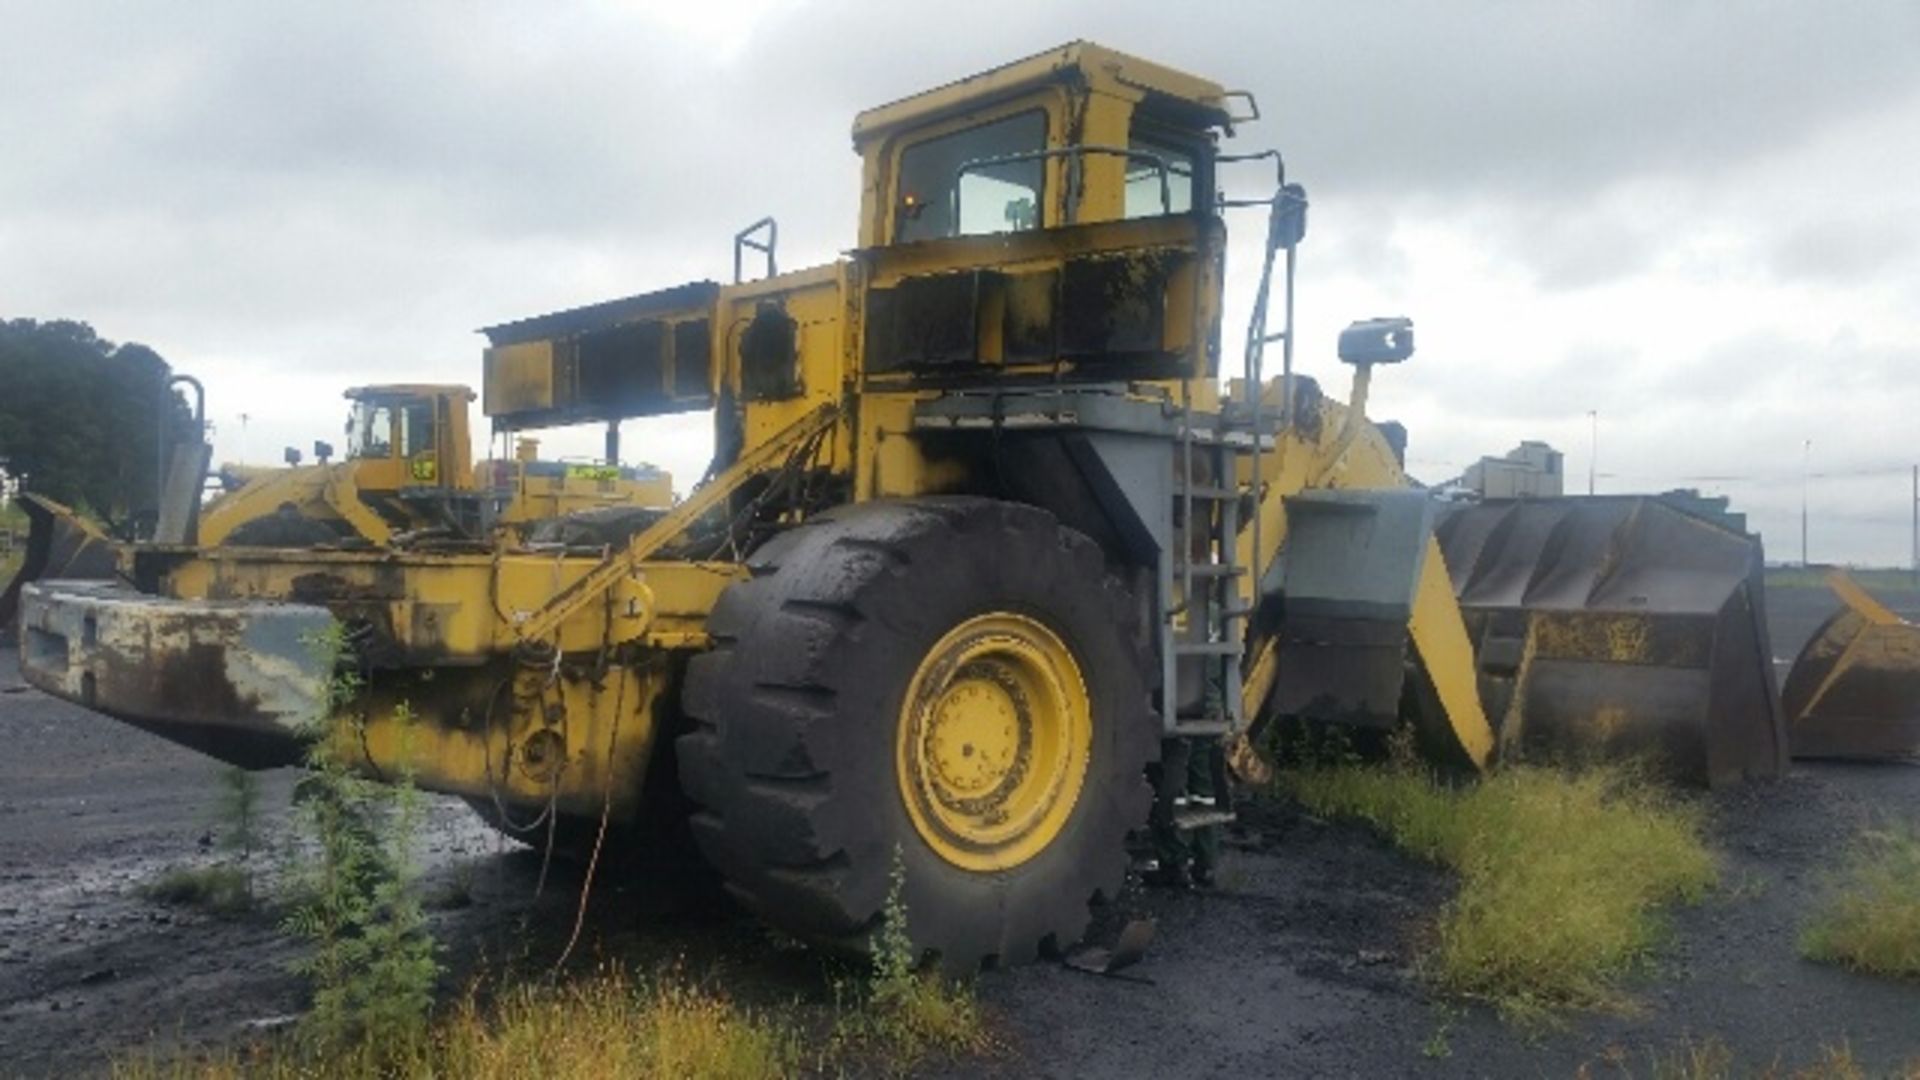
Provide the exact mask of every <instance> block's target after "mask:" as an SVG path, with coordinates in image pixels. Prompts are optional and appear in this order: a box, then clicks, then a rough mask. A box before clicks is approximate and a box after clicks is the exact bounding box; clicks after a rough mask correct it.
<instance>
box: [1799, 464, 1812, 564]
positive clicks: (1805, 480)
mask: <svg viewBox="0 0 1920 1080" xmlns="http://www.w3.org/2000/svg"><path fill="white" fill-rule="evenodd" d="M1812 477H1813V440H1812V439H1808V440H1806V441H1805V442H1804V443H1802V444H1801V446H1800V565H1801V566H1802V567H1805V566H1808V565H1810V564H1809V563H1808V562H1807V486H1808V485H1809V483H1810V482H1811V480H1812Z"/></svg>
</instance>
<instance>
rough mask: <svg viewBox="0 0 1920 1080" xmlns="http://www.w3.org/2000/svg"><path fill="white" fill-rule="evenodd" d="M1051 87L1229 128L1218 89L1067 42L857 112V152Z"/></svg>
mask: <svg viewBox="0 0 1920 1080" xmlns="http://www.w3.org/2000/svg"><path fill="white" fill-rule="evenodd" d="M1050 82H1076V83H1080V84H1082V85H1086V86H1090V87H1092V88H1094V89H1096V90H1099V89H1107V90H1110V91H1118V92H1125V91H1129V90H1131V91H1134V92H1144V93H1145V94H1147V95H1148V97H1149V98H1151V99H1155V100H1156V102H1157V103H1159V104H1162V105H1166V106H1171V107H1172V108H1173V109H1174V110H1176V111H1179V112H1184V113H1187V114H1188V115H1186V116H1184V117H1182V119H1183V120H1185V121H1187V122H1189V123H1192V124H1193V126H1195V127H1221V128H1228V127H1230V126H1231V122H1232V115H1231V113H1230V112H1229V111H1228V109H1227V102H1226V99H1227V97H1228V93H1227V90H1226V89H1225V88H1224V87H1222V86H1221V85H1220V84H1219V83H1216V82H1212V81H1210V80H1207V79H1202V78H1199V77H1197V76H1193V75H1188V74H1185V73H1183V72H1179V71H1175V70H1173V69H1172V68H1169V67H1163V66H1161V65H1159V64H1156V63H1153V62H1152V61H1150V60H1142V59H1140V58H1139V57H1136V56H1128V55H1127V54H1126V53H1123V52H1118V51H1115V50H1113V49H1109V48H1106V47H1104V46H1101V45H1095V44H1094V43H1092V42H1090V41H1072V42H1068V43H1067V44H1065V45H1062V46H1060V47H1058V48H1055V49H1049V50H1047V51H1046V52H1043V53H1038V54H1035V55H1033V56H1029V57H1027V58H1026V59H1024V60H1015V61H1014V62H1012V63H1010V64H1003V65H1001V66H1000V67H997V68H992V69H990V70H987V71H983V72H980V73H979V74H977V75H969V76H967V77H966V78H964V79H959V80H957V81H955V82H950V83H947V84H945V85H944V86H937V87H934V88H933V89H931V90H925V91H922V92H920V93H918V94H914V95H913V96H911V97H905V98H901V99H900V100H898V101H895V102H891V103H889V104H886V105H881V106H878V107H875V108H872V109H868V110H866V111H865V112H862V113H861V114H860V115H858V116H856V117H854V120H853V143H854V146H855V147H856V148H858V147H860V146H862V145H864V144H865V143H867V142H869V141H871V140H873V139H876V138H880V137H882V136H885V135H888V134H890V133H892V132H895V131H898V130H900V129H902V128H907V127H917V126H919V125H921V124H924V123H926V122H927V121H930V120H935V119H938V118H940V117H943V116H948V115H951V114H954V113H960V112H965V111H966V110H968V109H971V108H976V107H978V106H979V105H981V104H983V103H985V102H987V101H991V100H993V99H995V98H1001V97H1007V96H1010V95H1013V94H1016V93H1020V92H1022V91H1025V90H1028V89H1030V88H1032V87H1035V86H1040V85H1044V84H1046V83H1050Z"/></svg>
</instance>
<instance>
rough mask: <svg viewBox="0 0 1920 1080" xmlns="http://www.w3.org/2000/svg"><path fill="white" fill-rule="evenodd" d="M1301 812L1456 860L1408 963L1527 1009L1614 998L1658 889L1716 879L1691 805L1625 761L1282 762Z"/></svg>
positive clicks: (1692, 890) (1640, 951)
mask: <svg viewBox="0 0 1920 1080" xmlns="http://www.w3.org/2000/svg"><path fill="white" fill-rule="evenodd" d="M1282 782H1283V783H1284V784H1285V785H1286V786H1287V787H1289V788H1290V789H1291V790H1292V792H1293V793H1294V795H1295V796H1296V797H1297V798H1299V800H1300V801H1301V802H1302V803H1303V804H1304V805H1305V806H1306V807H1307V808H1308V809H1309V810H1311V811H1313V812H1314V813H1318V814H1324V815H1337V816H1346V817H1354V818H1359V819H1361V820H1364V821H1366V822H1369V823H1371V824H1372V825H1374V826H1375V827H1377V828H1379V829H1380V830H1381V831H1383V832H1384V833H1386V834H1387V836H1388V837H1390V838H1391V839H1392V840H1393V841H1394V843H1395V844H1397V845H1398V846H1399V847H1401V848H1403V849H1405V850H1406V851H1408V852H1410V853H1412V854H1414V855H1417V856H1419V857H1421V858H1424V859H1430V860H1433V861H1435V862H1439V863H1442V864H1444V865H1446V866H1449V867H1451V868H1453V869H1454V870H1455V871H1457V872H1458V873H1459V875H1460V889H1459V892H1458V894H1457V895H1456V896H1455V897H1454V898H1453V899H1452V900H1451V901H1450V902H1449V903H1448V904H1447V905H1446V907H1445V908H1444V909H1443V910H1442V911H1441V912H1440V916H1439V920H1438V924H1437V926H1436V928H1435V935H1434V943H1433V945H1432V947H1431V950H1430V952H1429V954H1428V955H1427V956H1426V957H1425V958H1424V959H1423V961H1422V964H1421V970H1422V972H1423V974H1425V975H1426V976H1427V977H1429V978H1431V979H1432V980H1433V981H1434V982H1435V983H1436V984H1438V985H1439V986H1440V987H1441V988H1442V989H1444V990H1446V991H1449V992H1452V993H1457V994H1462V995H1468V996H1474V997H1483V998H1486V999H1489V1000H1491V1001H1493V1002H1495V1003H1496V1004H1498V1005H1499V1006H1500V1007H1501V1009H1502V1010H1503V1011H1506V1012H1508V1013H1509V1014H1516V1015H1523V1016H1535V1017H1541V1016H1545V1015H1547V1014H1550V1013H1551V1012H1553V1011H1555V1010H1558V1009H1563V1008H1594V1007H1608V1006H1620V1005H1623V1004H1624V1003H1625V999H1624V998H1623V996H1622V995H1621V993H1620V991H1619V990H1618V989H1617V986H1618V980H1619V978H1620V977H1621V976H1622V975H1624V974H1625V973H1626V972H1627V971H1628V970H1629V969H1630V968H1631V967H1632V966H1633V965H1634V964H1635V963H1636V962H1638V961H1639V960H1640V959H1641V958H1643V957H1644V956H1645V954H1646V953H1647V952H1648V950H1649V949H1650V948H1651V947H1652V946H1653V945H1654V943H1655V941H1656V939H1657V937H1658V933H1659V928H1660V922H1659V919H1658V911H1657V909H1658V907H1659V905H1660V904H1662V903H1663V902H1667V901H1673V900H1681V901H1693V900H1697V899H1699V898H1700V897H1701V896H1702V895H1703V894H1704V893H1705V891H1706V890H1707V889H1708V887H1709V886H1711V885H1712V884H1713V882H1714V881H1715V878H1716V868H1715V864H1714V860H1713V857H1712V856H1711V854H1709V852H1708V851H1707V849H1706V845H1705V843H1704V842H1703V840H1702V824H1701V820H1700V815H1699V814H1698V813H1697V812H1695V811H1694V810H1693V809H1691V808H1689V807H1685V806H1682V805H1679V804H1677V803H1675V802H1674V801H1672V800H1671V799H1670V798H1669V797H1667V796H1665V795H1664V794H1662V793H1661V792H1660V791H1659V790H1658V789H1657V788H1656V787H1654V786H1653V785H1651V784H1649V783H1646V782H1643V781H1640V780H1638V779H1636V778H1634V777H1633V776H1631V775H1630V774H1629V773H1627V772H1625V771H1622V770H1619V769H1611V768H1599V769H1594V770H1590V771H1587V772H1583V773H1579V774H1570V773H1565V772H1560V771H1556V770H1550V769H1543V768H1536V767H1526V766H1516V767H1512V768H1506V769H1502V770H1500V771H1498V772H1495V773H1493V774H1492V775H1490V776H1487V777H1486V778H1484V779H1483V780H1481V781H1480V782H1478V783H1476V784H1472V785H1470V786H1465V787H1452V786H1448V785H1445V784H1442V783H1440V782H1438V781H1436V780H1435V779H1434V778H1433V777H1432V776H1431V775H1429V774H1428V773H1426V772H1424V771H1422V770H1421V769H1420V768H1419V767H1417V766H1413V765H1410V764H1407V763H1406V762H1405V761H1404V759H1402V760H1400V761H1399V762H1398V763H1397V764H1394V765H1390V766H1387V767H1365V766H1355V765H1339V766H1333V767H1328V768H1309V769H1303V770H1295V771H1292V772H1289V773H1287V774H1285V775H1284V776H1283V778H1282Z"/></svg>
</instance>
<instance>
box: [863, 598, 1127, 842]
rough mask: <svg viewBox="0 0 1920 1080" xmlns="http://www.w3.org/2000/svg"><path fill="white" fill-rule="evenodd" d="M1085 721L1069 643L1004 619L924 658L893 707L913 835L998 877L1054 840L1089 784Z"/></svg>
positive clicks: (975, 626) (1087, 715) (995, 617)
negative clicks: (896, 709)
mask: <svg viewBox="0 0 1920 1080" xmlns="http://www.w3.org/2000/svg"><path fill="white" fill-rule="evenodd" d="M1092 752H1093V713H1092V708H1091V706H1090V705H1089V704H1088V701H1087V686H1086V681H1085V680H1084V679H1082V678H1081V676H1080V665H1079V664H1078V663H1077V662H1076V661H1075V660H1074V658H1073V652H1072V650H1070V649H1068V648H1067V645H1066V642H1064V641H1062V640H1060V636H1059V635H1058V634H1056V633H1054V632H1053V631H1052V630H1051V629H1049V628H1048V627H1047V626H1046V625H1045V624H1043V623H1041V622H1038V621H1037V620H1034V619H1031V618H1028V617H1027V616H1025V615H1016V614H1013V613H1010V612H993V613H991V614H986V615H978V616H975V617H974V618H971V619H968V620H967V621H965V622H963V623H961V624H960V625H958V626H956V627H954V628H953V629H952V630H950V631H948V632H947V634H946V636H945V637H942V638H941V639H940V640H939V641H938V642H937V643H936V644H935V645H934V646H933V648H932V649H930V650H929V651H928V652H927V655H926V657H925V659H923V660H922V661H921V662H920V667H919V669H918V670H916V671H915V672H914V674H913V681H912V682H911V683H909V684H908V686H907V696H906V700H905V701H904V702H903V703H902V705H901V713H900V735H899V747H898V758H897V765H898V769H899V781H900V793H901V796H902V797H903V798H904V800H905V801H906V805H907V813H908V815H909V816H910V817H911V818H912V819H913V825H914V828H915V829H916V830H917V831H918V832H919V833H920V837H921V839H923V840H925V841H926V842H927V846H929V847H931V848H932V849H933V850H934V851H935V852H937V853H938V854H939V855H940V857H941V858H943V859H945V860H947V861H948V862H950V863H952V864H953V865H955V866H958V867H960V868H962V869H965V870H1006V869H1009V868H1012V867H1015V866H1019V865H1020V864H1021V863H1023V862H1026V861H1027V860H1028V859H1031V858H1033V857H1034V856H1035V855H1038V854H1039V853H1040V852H1042V851H1044V850H1046V848H1047V845H1049V844H1051V843H1053V842H1054V840H1056V839H1057V838H1058V837H1059V835H1060V832H1061V830H1062V829H1064V828H1065V827H1066V824H1067V820H1068V819H1069V818H1070V817H1072V816H1073V807H1074V804H1075V803H1076V802H1078V801H1079V798H1080V789H1081V787H1082V786H1083V785H1084V784H1085V782H1086V776H1087V761H1088V758H1089V757H1090V756H1091V755H1092Z"/></svg>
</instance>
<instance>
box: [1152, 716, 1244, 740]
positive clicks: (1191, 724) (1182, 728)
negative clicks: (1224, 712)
mask: <svg viewBox="0 0 1920 1080" xmlns="http://www.w3.org/2000/svg"><path fill="white" fill-rule="evenodd" d="M1167 734H1168V735H1171V736H1176V737H1179V738H1183V739H1214V738H1219V737H1220V736H1222V735H1231V734H1233V721H1231V720H1220V719H1215V720H1198V719H1179V720H1175V721H1174V722H1173V730H1172V731H1169V732H1167Z"/></svg>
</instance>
